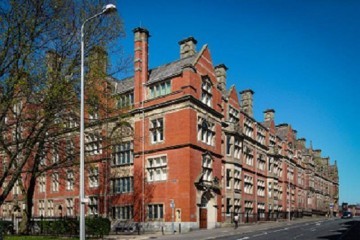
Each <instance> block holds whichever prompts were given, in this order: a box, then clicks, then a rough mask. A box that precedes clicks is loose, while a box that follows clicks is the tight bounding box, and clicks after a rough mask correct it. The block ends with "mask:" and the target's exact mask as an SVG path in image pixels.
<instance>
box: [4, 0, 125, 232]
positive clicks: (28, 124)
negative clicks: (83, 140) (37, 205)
mask: <svg viewBox="0 0 360 240" xmlns="http://www.w3.org/2000/svg"><path fill="white" fill-rule="evenodd" d="M107 3H108V2H107ZM104 4H105V1H103V0H97V1H92V0H91V1H90V0H82V1H75V0H74V1H73V0H18V1H10V0H8V1H1V3H0V131H1V135H0V162H1V165H2V168H1V170H0V189H1V190H0V205H1V204H2V203H3V202H4V201H5V199H6V198H7V196H8V195H9V193H10V191H11V189H12V188H13V187H14V185H15V184H18V185H19V186H20V188H21V192H22V195H23V197H24V198H23V202H24V203H26V209H25V211H24V215H23V218H24V219H25V220H24V221H23V224H22V225H23V227H22V230H23V231H25V232H26V231H27V230H28V221H27V220H28V219H30V218H31V208H32V206H33V203H32V198H33V196H34V189H35V183H36V179H37V177H38V176H40V175H41V174H42V173H43V172H46V171H49V170H51V169H54V168H56V167H59V166H69V165H71V164H76V161H75V162H74V159H72V161H69V158H64V159H61V160H60V161H58V162H55V163H51V164H47V165H46V166H44V165H42V161H43V159H44V158H46V156H49V155H50V154H51V151H52V149H54V142H56V143H58V147H57V148H58V151H60V152H63V153H64V154H62V155H66V154H68V151H67V150H68V149H66V147H65V144H64V139H63V135H64V134H65V133H68V132H74V131H78V129H77V128H78V126H67V125H66V124H64V121H65V120H66V119H67V118H70V121H75V122H78V106H79V104H78V101H79V99H78V96H79V82H80V26H81V24H82V22H83V21H84V20H85V19H86V18H88V17H89V16H93V15H94V14H95V13H98V12H100V11H101V9H102V6H103V5H104ZM86 33H87V34H86V35H85V42H86V49H85V56H86V59H90V58H88V56H89V54H90V52H91V50H92V49H94V48H95V47H96V46H102V48H104V49H106V50H107V51H108V52H113V51H120V50H119V48H116V45H115V44H113V43H114V41H115V40H116V39H118V38H119V37H122V36H124V31H123V24H122V21H121V19H120V18H119V16H118V15H117V14H115V15H114V16H111V17H106V18H98V19H94V21H91V22H89V23H88V24H87V26H86ZM118 59H119V61H120V65H117V66H118V67H117V68H113V69H111V72H117V71H120V70H123V69H124V66H125V67H126V64H127V63H128V58H118ZM86 65H87V66H89V65H91V64H89V62H87V64H86ZM105 67H106V66H105ZM103 70H105V72H104V74H105V73H106V72H107V70H108V69H103ZM86 71H87V72H89V69H87V70H86ZM88 76H90V75H89V74H88ZM92 77H93V78H99V77H101V78H103V79H105V80H104V81H106V78H105V76H101V75H99V74H98V75H93V76H92ZM99 84H101V83H99ZM94 98H95V99H97V100H99V99H100V98H101V96H97V95H96V93H93V94H92V93H89V97H88V98H87V100H88V102H87V103H88V104H89V106H90V105H91V100H92V101H93V100H94ZM103 103H104V102H103V101H100V100H99V101H98V102H97V105H98V106H99V107H100V108H101V107H102V106H101V105H102V104H103ZM106 108H107V109H109V106H107V107H106ZM107 111H108V112H109V114H108V115H106V116H108V117H109V118H110V113H113V112H112V111H110V110H107ZM73 155H76V152H74V153H73ZM77 161H78V160H77Z"/></svg>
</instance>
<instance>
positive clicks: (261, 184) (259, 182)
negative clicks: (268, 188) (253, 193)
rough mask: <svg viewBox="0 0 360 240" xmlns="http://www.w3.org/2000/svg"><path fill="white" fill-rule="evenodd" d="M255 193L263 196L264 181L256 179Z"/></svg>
mask: <svg viewBox="0 0 360 240" xmlns="http://www.w3.org/2000/svg"><path fill="white" fill-rule="evenodd" d="M257 195H258V196H261V197H265V181H264V180H261V179H258V180H257Z"/></svg>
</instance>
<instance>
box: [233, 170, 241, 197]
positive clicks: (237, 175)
mask: <svg viewBox="0 0 360 240" xmlns="http://www.w3.org/2000/svg"><path fill="white" fill-rule="evenodd" d="M240 184H241V171H240V170H237V169H235V170H234V191H235V192H240V191H241V185H240Z"/></svg>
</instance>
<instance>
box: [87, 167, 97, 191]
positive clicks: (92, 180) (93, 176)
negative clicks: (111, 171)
mask: <svg viewBox="0 0 360 240" xmlns="http://www.w3.org/2000/svg"><path fill="white" fill-rule="evenodd" d="M89 186H90V187H91V188H94V187H98V186H99V169H98V168H97V167H93V168H90V170H89Z"/></svg>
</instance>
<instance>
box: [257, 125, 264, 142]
mask: <svg viewBox="0 0 360 240" xmlns="http://www.w3.org/2000/svg"><path fill="white" fill-rule="evenodd" d="M256 140H257V141H258V142H259V143H261V144H265V130H264V129H263V128H261V127H260V126H258V129H257V136H256Z"/></svg>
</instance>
